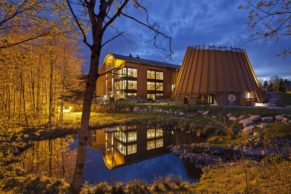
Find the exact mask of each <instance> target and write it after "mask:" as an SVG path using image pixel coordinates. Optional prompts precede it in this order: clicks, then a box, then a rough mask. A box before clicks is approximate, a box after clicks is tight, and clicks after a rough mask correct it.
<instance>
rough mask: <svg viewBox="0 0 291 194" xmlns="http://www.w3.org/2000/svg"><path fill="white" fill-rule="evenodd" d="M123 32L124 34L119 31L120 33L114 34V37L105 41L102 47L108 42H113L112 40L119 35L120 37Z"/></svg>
mask: <svg viewBox="0 0 291 194" xmlns="http://www.w3.org/2000/svg"><path fill="white" fill-rule="evenodd" d="M122 34H123V32H119V33H118V34H116V35H115V36H113V37H112V38H110V39H109V40H107V41H105V42H104V43H103V44H102V45H101V47H103V46H105V45H106V44H108V43H109V42H111V41H112V40H114V39H116V38H118V37H119V36H120V35H122Z"/></svg>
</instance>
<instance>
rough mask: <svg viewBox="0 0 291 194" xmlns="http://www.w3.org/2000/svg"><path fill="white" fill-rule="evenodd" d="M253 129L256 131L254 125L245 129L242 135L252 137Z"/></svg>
mask: <svg viewBox="0 0 291 194" xmlns="http://www.w3.org/2000/svg"><path fill="white" fill-rule="evenodd" d="M253 129H254V126H253V125H250V126H248V127H245V128H243V129H242V134H243V135H252V134H253Z"/></svg>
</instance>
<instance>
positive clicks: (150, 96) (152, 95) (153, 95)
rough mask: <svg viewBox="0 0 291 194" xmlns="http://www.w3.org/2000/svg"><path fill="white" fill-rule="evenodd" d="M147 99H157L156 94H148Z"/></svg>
mask: <svg viewBox="0 0 291 194" xmlns="http://www.w3.org/2000/svg"><path fill="white" fill-rule="evenodd" d="M147 99H149V100H155V99H156V95H155V94H147Z"/></svg>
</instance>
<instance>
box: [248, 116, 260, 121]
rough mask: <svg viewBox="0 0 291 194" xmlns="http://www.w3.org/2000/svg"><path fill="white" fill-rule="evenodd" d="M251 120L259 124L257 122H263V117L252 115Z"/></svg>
mask: <svg viewBox="0 0 291 194" xmlns="http://www.w3.org/2000/svg"><path fill="white" fill-rule="evenodd" d="M249 120H252V121H254V122H257V121H259V120H261V116H260V115H252V116H250V117H249Z"/></svg>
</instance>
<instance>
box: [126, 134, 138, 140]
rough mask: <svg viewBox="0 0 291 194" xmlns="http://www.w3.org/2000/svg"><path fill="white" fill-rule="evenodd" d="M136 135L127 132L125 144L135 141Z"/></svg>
mask: <svg viewBox="0 0 291 194" xmlns="http://www.w3.org/2000/svg"><path fill="white" fill-rule="evenodd" d="M136 138H137V133H136V132H129V133H127V142H133V141H136Z"/></svg>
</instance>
